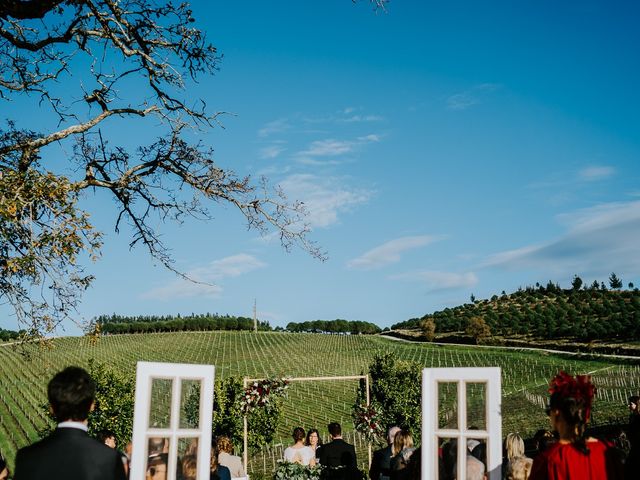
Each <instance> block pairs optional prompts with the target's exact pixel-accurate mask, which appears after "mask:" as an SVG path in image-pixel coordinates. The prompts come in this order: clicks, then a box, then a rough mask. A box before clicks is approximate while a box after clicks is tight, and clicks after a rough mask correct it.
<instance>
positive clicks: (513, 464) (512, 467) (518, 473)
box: [505, 457, 533, 480]
mask: <svg viewBox="0 0 640 480" xmlns="http://www.w3.org/2000/svg"><path fill="white" fill-rule="evenodd" d="M532 463H533V461H532V460H531V459H530V458H527V457H516V458H514V459H513V460H511V461H509V465H507V471H506V473H505V478H506V480H527V479H528V478H529V475H530V474H531V465H532Z"/></svg>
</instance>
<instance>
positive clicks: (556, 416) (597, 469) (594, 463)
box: [529, 372, 623, 480]
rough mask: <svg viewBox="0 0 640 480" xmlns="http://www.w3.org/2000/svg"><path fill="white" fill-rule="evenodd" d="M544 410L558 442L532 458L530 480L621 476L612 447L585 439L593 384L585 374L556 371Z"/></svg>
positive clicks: (620, 467)
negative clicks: (572, 374) (556, 434)
mask: <svg viewBox="0 0 640 480" xmlns="http://www.w3.org/2000/svg"><path fill="white" fill-rule="evenodd" d="M549 393H550V394H551V398H550V399H549V406H548V407H547V413H548V414H549V421H550V422H551V427H552V428H553V430H555V431H556V432H557V433H558V438H559V439H558V441H557V442H556V443H555V444H553V445H552V446H549V447H548V448H547V449H546V450H545V451H544V452H542V453H540V454H539V455H538V456H536V458H535V459H534V460H533V466H532V468H531V475H530V476H529V479H530V480H567V479H572V478H581V479H582V478H585V479H587V478H592V479H603V480H614V479H621V478H623V477H622V465H619V464H617V463H618V462H617V456H616V455H615V453H614V451H613V447H612V446H611V445H609V444H607V443H604V442H601V441H600V440H596V439H595V438H586V437H585V429H586V426H587V423H588V422H589V417H590V414H591V405H592V401H593V395H594V393H595V386H594V385H593V384H592V383H591V377H590V376H589V375H577V376H576V377H575V378H574V377H572V376H571V375H569V374H567V373H565V372H560V373H559V374H558V375H556V376H555V377H554V378H553V380H552V381H551V385H550V387H549Z"/></svg>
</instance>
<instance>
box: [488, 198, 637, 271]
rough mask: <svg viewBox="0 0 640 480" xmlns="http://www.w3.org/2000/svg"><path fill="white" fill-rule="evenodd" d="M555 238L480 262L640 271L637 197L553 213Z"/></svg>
mask: <svg viewBox="0 0 640 480" xmlns="http://www.w3.org/2000/svg"><path fill="white" fill-rule="evenodd" d="M558 220H559V221H560V222H561V223H562V224H563V225H565V226H566V229H567V230H566V232H565V234H564V235H562V236H560V237H559V238H557V239H555V240H552V241H549V242H547V243H543V244H539V245H527V246H523V247H521V248H518V249H514V250H508V251H504V252H500V253H497V254H495V255H492V256H490V257H489V258H488V259H487V261H486V262H485V263H484V266H485V267H498V268H504V269H512V270H513V269H530V270H540V271H544V272H545V273H550V274H554V275H556V276H558V275H563V276H567V277H569V276H571V275H573V274H576V273H578V274H585V275H591V276H596V277H599V278H602V277H604V276H606V275H608V274H609V273H611V272H612V271H615V272H616V273H619V274H629V275H637V274H638V272H640V242H638V239H639V238H640V201H632V202H616V203H608V204H602V205H598V206H595V207H591V208H587V209H583V210H579V211H576V212H572V213H568V214H564V215H560V216H558Z"/></svg>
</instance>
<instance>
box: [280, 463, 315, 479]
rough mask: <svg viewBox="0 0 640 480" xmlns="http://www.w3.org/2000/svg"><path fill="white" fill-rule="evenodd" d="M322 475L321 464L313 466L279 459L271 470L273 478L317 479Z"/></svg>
mask: <svg viewBox="0 0 640 480" xmlns="http://www.w3.org/2000/svg"><path fill="white" fill-rule="evenodd" d="M321 475H322V465H315V466H313V467H311V466H307V465H300V464H299V463H291V462H286V461H279V462H278V467H277V468H276V471H275V472H273V480H319V479H320V478H321Z"/></svg>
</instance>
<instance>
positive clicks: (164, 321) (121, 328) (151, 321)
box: [93, 313, 271, 334]
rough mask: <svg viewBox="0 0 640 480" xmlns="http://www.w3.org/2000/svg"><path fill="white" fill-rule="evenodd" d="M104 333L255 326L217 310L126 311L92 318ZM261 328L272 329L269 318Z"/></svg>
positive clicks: (247, 328) (241, 328) (261, 329)
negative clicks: (175, 312)
mask: <svg viewBox="0 0 640 480" xmlns="http://www.w3.org/2000/svg"><path fill="white" fill-rule="evenodd" d="M93 322H94V323H95V324H96V325H98V326H99V329H100V331H101V332H102V333H106V334H119V333H147V332H155V333H157V332H180V331H203V330H249V331H250V330H253V327H254V324H253V319H252V318H248V317H234V316H231V315H219V314H217V313H214V314H211V313H204V314H199V315H196V314H193V313H192V314H191V315H188V316H185V317H182V316H180V314H178V315H140V316H136V317H128V316H123V315H116V314H113V315H100V316H99V317H96V318H94V319H93ZM258 330H260V331H269V330H271V326H270V325H269V322H262V321H258Z"/></svg>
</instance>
